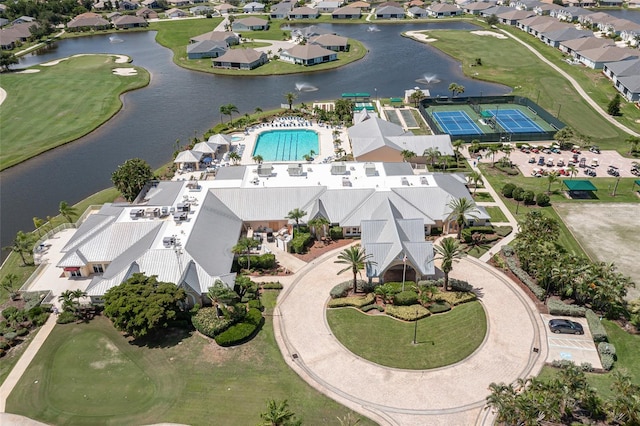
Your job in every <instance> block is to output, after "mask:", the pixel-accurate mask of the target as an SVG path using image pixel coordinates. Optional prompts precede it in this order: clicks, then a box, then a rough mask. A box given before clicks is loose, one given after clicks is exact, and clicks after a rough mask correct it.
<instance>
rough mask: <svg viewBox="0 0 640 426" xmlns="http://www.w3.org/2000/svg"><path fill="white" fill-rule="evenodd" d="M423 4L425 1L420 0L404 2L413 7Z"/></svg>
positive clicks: (422, 5)
mask: <svg viewBox="0 0 640 426" xmlns="http://www.w3.org/2000/svg"><path fill="white" fill-rule="evenodd" d="M425 4H426V3H425V2H423V1H422V0H411V1H409V2H407V3H406V6H407V7H414V6H417V7H424V5H425ZM352 6H353V4H352Z"/></svg>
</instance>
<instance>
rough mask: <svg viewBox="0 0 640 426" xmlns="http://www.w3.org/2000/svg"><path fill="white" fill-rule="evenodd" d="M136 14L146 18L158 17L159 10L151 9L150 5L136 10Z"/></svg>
mask: <svg viewBox="0 0 640 426" xmlns="http://www.w3.org/2000/svg"><path fill="white" fill-rule="evenodd" d="M136 16H139V17H141V18H144V19H158V12H156V11H155V10H152V9H149V8H148V7H143V8H142V9H139V10H137V11H136Z"/></svg>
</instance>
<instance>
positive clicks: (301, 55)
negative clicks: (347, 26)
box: [280, 43, 338, 66]
mask: <svg viewBox="0 0 640 426" xmlns="http://www.w3.org/2000/svg"><path fill="white" fill-rule="evenodd" d="M337 59H338V54H337V53H336V52H334V51H333V50H329V49H325V48H324V47H322V46H320V45H317V44H311V43H308V44H304V45H300V44H298V45H296V46H293V47H292V48H290V49H287V50H284V51H282V52H281V53H280V60H282V61H285V62H290V63H292V64H296V65H304V66H310V65H317V64H322V63H324V62H331V61H335V60H337Z"/></svg>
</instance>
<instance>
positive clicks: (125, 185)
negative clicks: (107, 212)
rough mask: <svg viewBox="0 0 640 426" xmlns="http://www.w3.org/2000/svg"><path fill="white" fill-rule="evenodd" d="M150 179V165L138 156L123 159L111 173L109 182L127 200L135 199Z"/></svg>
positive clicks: (151, 175)
mask: <svg viewBox="0 0 640 426" xmlns="http://www.w3.org/2000/svg"><path fill="white" fill-rule="evenodd" d="M151 179H153V172H152V171H151V166H149V164H148V163H147V162H146V161H144V160H142V159H140V158H132V159H129V160H127V161H125V162H124V163H123V164H121V165H120V166H118V168H117V169H116V170H115V171H114V172H113V173H112V174H111V182H113V185H114V186H115V187H116V189H117V190H118V191H120V194H122V196H123V197H124V199H125V200H127V201H129V202H132V201H133V200H135V199H136V197H137V196H138V194H139V193H140V191H142V188H144V186H145V185H146V184H147V182H149V181H150V180H151Z"/></svg>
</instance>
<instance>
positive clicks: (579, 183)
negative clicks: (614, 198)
mask: <svg viewBox="0 0 640 426" xmlns="http://www.w3.org/2000/svg"><path fill="white" fill-rule="evenodd" d="M563 183H564V186H566V187H567V190H568V191H569V196H570V197H571V198H573V197H576V198H585V197H584V196H590V197H595V194H593V191H597V190H598V188H596V187H595V185H594V184H593V183H591V181H590V180H586V179H577V180H573V179H565V180H564V181H563Z"/></svg>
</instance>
